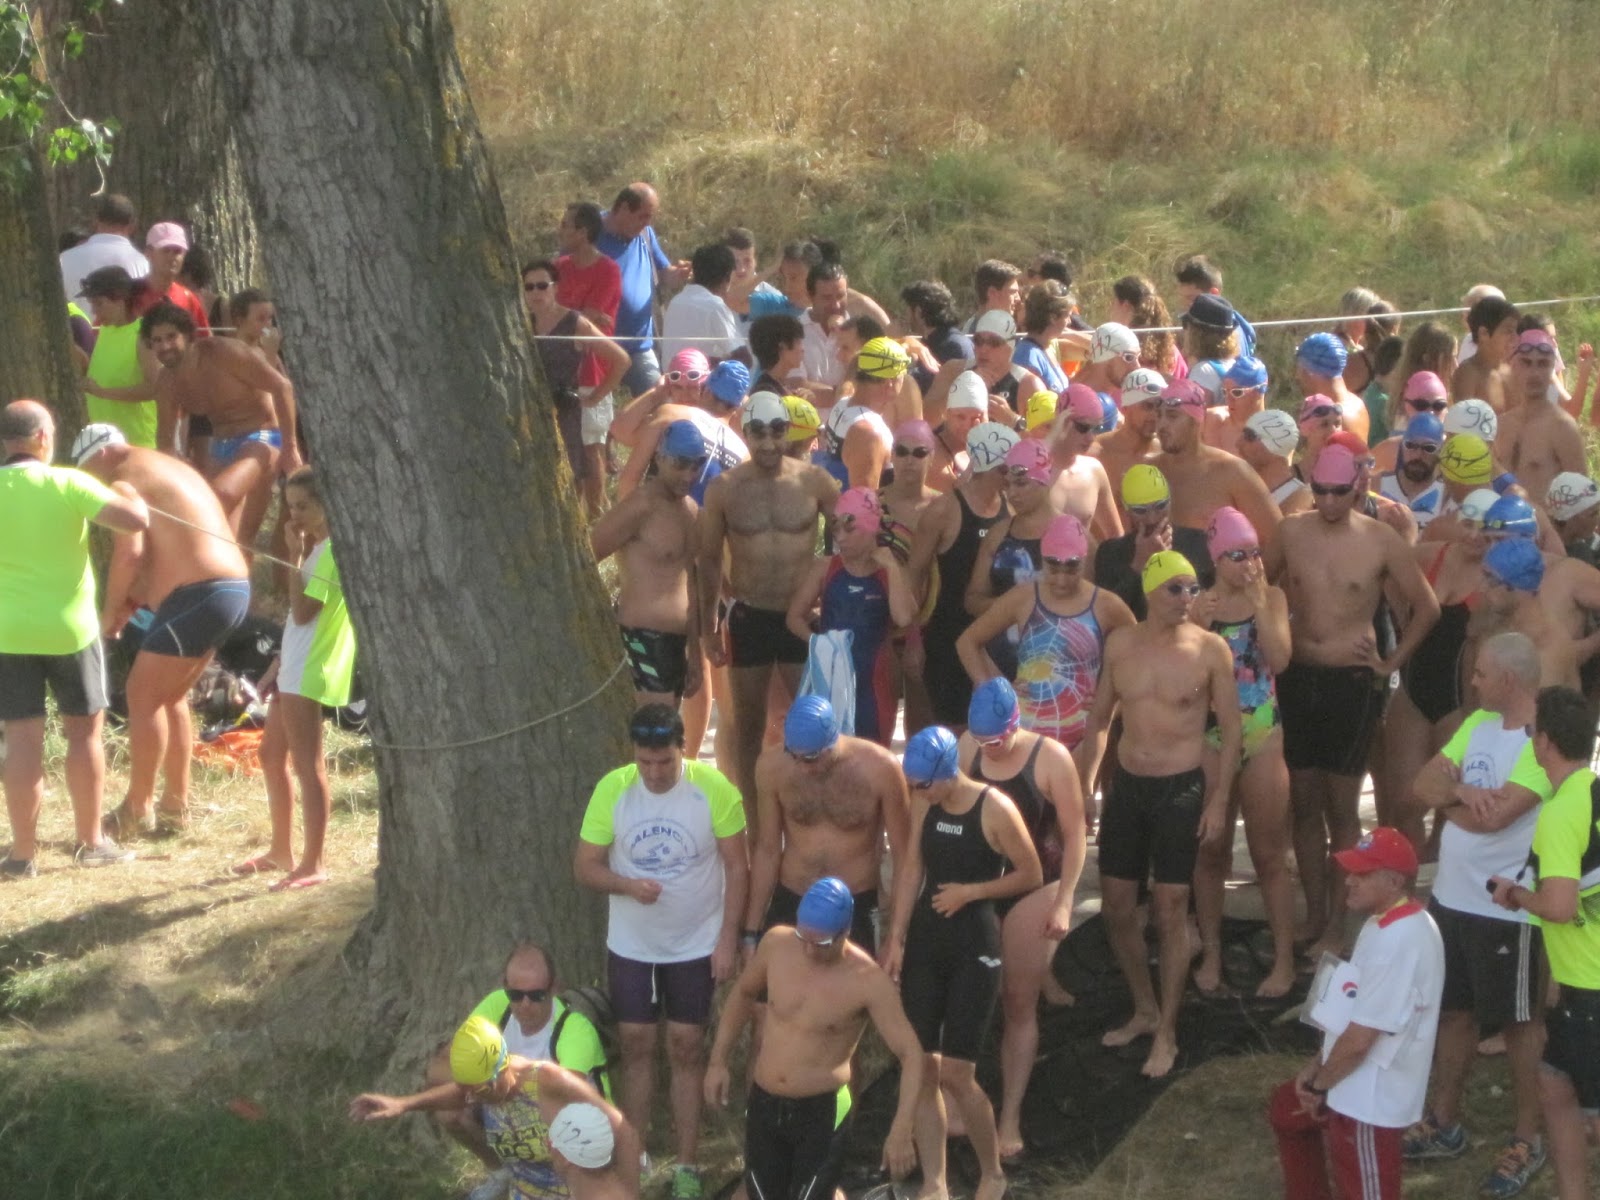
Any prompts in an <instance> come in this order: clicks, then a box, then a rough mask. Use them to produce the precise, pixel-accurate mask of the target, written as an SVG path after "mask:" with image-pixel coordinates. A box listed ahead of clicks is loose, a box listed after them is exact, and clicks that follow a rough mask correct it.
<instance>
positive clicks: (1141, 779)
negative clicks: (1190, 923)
mask: <svg viewBox="0 0 1600 1200" xmlns="http://www.w3.org/2000/svg"><path fill="white" fill-rule="evenodd" d="M1205 799H1206V777H1205V772H1203V771H1202V770H1201V769H1200V768H1199V767H1196V768H1195V769H1194V770H1192V771H1185V772H1183V773H1182V774H1181V775H1132V774H1129V773H1128V772H1127V771H1125V770H1123V769H1122V767H1120V766H1119V767H1118V768H1117V770H1116V773H1115V774H1114V775H1113V776H1112V777H1111V786H1110V788H1108V789H1107V790H1106V794H1105V803H1104V805H1103V807H1102V808H1101V810H1100V839H1099V841H1100V874H1102V875H1108V876H1110V877H1111V878H1112V879H1130V880H1133V881H1134V882H1136V883H1143V882H1144V881H1145V878H1146V877H1147V876H1150V875H1154V876H1155V881H1156V882H1157V883H1180V884H1183V885H1184V886H1185V887H1187V886H1188V885H1189V884H1190V882H1191V881H1192V880H1193V878H1194V860H1195V855H1196V854H1198V853H1199V850H1200V810H1201V808H1202V806H1203V805H1204V804H1205Z"/></svg>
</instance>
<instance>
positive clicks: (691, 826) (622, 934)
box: [578, 759, 745, 963]
mask: <svg viewBox="0 0 1600 1200" xmlns="http://www.w3.org/2000/svg"><path fill="white" fill-rule="evenodd" d="M744 827H745V819H744V803H743V801H742V800H741V799H740V798H739V790H738V789H737V788H736V787H734V786H733V784H732V783H730V782H728V779H727V777H726V776H724V775H723V774H722V772H720V771H718V770H717V769H716V768H715V767H712V766H708V765H706V764H705V763H701V762H695V761H694V760H692V759H687V760H685V761H684V764H683V775H682V776H681V777H680V778H679V780H678V782H677V783H676V784H674V785H673V786H672V788H671V789H670V790H668V791H666V792H661V793H657V792H652V791H650V789H649V788H647V787H645V785H644V781H643V780H641V779H640V778H639V768H638V766H636V765H635V764H633V763H629V764H628V765H627V766H625V767H618V768H617V769H616V770H615V771H612V772H610V773H609V774H608V775H606V777H605V778H604V779H602V780H601V781H600V782H599V783H598V784H597V785H596V786H595V789H594V795H593V796H591V797H590V799H589V807H588V809H587V810H586V811H585V812H584V814H583V827H582V829H581V830H580V831H579V833H578V836H579V837H580V838H581V839H582V840H583V841H585V842H588V843H589V844H590V845H592V846H610V847H611V856H610V867H611V869H612V870H613V871H615V872H616V873H617V874H618V875H622V876H625V877H626V878H629V879H653V880H655V881H656V882H657V883H659V884H660V885H661V895H660V896H659V897H657V899H656V902H655V903H654V904H640V903H639V902H638V901H637V900H635V899H634V898H633V897H632V896H612V897H610V901H611V920H610V924H609V926H608V928H607V931H606V948H607V949H609V950H610V951H611V952H612V953H613V954H616V955H620V956H621V957H623V958H631V959H634V960H635V961H637V962H647V963H676V962H693V961H694V960H695V959H697V958H706V957H708V956H709V955H710V954H711V952H712V951H713V950H715V949H716V947H717V936H718V934H719V933H721V931H722V900H723V888H724V884H725V879H724V877H723V870H722V857H721V855H720V853H719V852H718V849H717V839H718V838H724V837H732V836H734V835H735V834H737V833H740V832H742V831H743V830H744Z"/></svg>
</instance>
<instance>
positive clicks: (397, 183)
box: [209, 0, 631, 1068]
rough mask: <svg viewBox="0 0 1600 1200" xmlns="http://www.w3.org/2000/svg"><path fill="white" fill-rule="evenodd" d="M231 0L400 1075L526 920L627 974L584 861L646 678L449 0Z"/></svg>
mask: <svg viewBox="0 0 1600 1200" xmlns="http://www.w3.org/2000/svg"><path fill="white" fill-rule="evenodd" d="M209 5H210V18H211V20H212V21H214V23H215V30H216V33H217V36H218V41H217V61H218V62H220V63H222V64H223V78H224V85H225V88H226V91H227V96H228V99H229V101H230V108H231V109H232V110H233V112H234V113H235V114H236V115H235V121H236V123H237V131H238V134H239V145H240V146H241V147H244V148H246V150H247V153H246V155H245V157H244V169H245V176H246V179H247V181H248V185H249V189H250V193H251V196H252V199H253V202H254V205H255V209H256V212H257V214H258V215H259V217H260V220H261V229H262V233H263V245H264V250H265V253H266V258H267V260H268V261H269V262H270V264H271V271H272V277H273V279H274V281H275V285H276V289H277V293H278V296H279V298H280V300H281V304H280V312H281V313H282V314H283V318H282V319H283V324H284V326H285V342H286V344H291V345H294V346H295V347H296V350H297V353H296V360H295V362H296V370H295V374H296V380H297V383H298V384H299V390H300V394H301V395H302V396H303V397H304V404H303V406H302V409H301V411H302V414H303V417H304V420H305V422H306V424H307V425H308V426H309V427H310V434H311V442H312V444H313V445H314V446H315V447H316V449H317V454H318V461H319V466H318V470H319V473H320V475H321V482H322V489H323V494H324V497H325V498H326V500H327V503H328V508H329V512H330V515H331V519H332V528H333V545H334V548H335V553H336V555H337V556H338V561H339V563H340V570H341V573H342V575H343V577H344V580H345V584H346V589H347V592H348V595H349V597H350V604H351V610H352V614H353V617H354V621H355V626H356V633H357V637H358V639H359V642H360V645H361V653H362V671H363V676H364V678H365V680H366V682H367V685H368V689H369V693H370V696H371V699H372V701H373V708H374V717H373V721H374V734H375V739H374V740H375V743H376V745H377V746H378V749H377V752H376V761H377V769H378V779H379V811H380V817H381V826H380V834H379V852H380V863H379V868H378V889H377V904H376V908H375V910H374V911H373V913H372V914H371V915H370V917H369V918H368V920H367V922H366V923H365V925H364V927H363V928H362V930H361V931H360V932H358V934H357V936H356V938H355V939H354V940H353V941H352V943H351V945H350V946H349V947H348V948H347V951H346V961H347V963H349V964H351V965H353V966H354V967H355V968H356V972H357V978H359V979H360V980H361V981H362V986H364V988H365V997H364V1008H365V1012H363V1013H361V1014H359V1016H360V1017H362V1018H363V1019H364V1020H365V1024H364V1026H363V1030H364V1031H365V1032H368V1033H375V1034H377V1035H378V1036H380V1037H382V1036H387V1035H389V1034H391V1033H392V1034H394V1035H395V1038H396V1040H395V1042H394V1044H393V1045H392V1046H391V1047H387V1049H389V1050H390V1051H392V1058H391V1062H392V1064H393V1065H394V1066H395V1067H396V1068H399V1067H402V1066H405V1065H408V1064H412V1063H415V1062H416V1061H417V1060H418V1059H419V1058H420V1057H421V1055H422V1054H424V1053H425V1052H426V1051H427V1050H428V1049H430V1048H431V1047H432V1045H433V1044H434V1043H435V1042H436V1041H437V1040H438V1039H439V1038H441V1037H443V1036H446V1035H448V1034H449V1033H450V1031H451V1030H452V1029H453V1028H454V1026H455V1024H456V1023H458V1022H459V1021H460V1020H461V1019H462V1017H463V1016H464V1015H465V1014H466V1012H467V1011H468V1007H467V1006H468V1004H469V1002H472V1001H475V1000H476V999H477V998H479V997H480V996H481V994H482V993H483V992H484V991H485V990H486V989H487V987H488V986H489V985H491V984H492V983H493V981H494V980H495V978H496V972H497V971H498V969H499V964H500V961H501V959H502V956H503V955H504V954H505V952H506V950H507V949H508V948H509V946H510V945H511V943H512V942H513V941H514V940H515V939H517V938H519V937H529V936H531V937H535V938H537V939H539V940H541V941H543V942H544V943H546V944H547V945H549V946H550V947H551V948H552V950H553V951H554V953H555V955H556V959H557V962H558V963H559V964H560V968H561V970H562V972H563V974H564V975H565V977H566V979H567V980H568V981H569V982H575V981H581V980H583V979H594V978H597V977H598V972H599V966H600V958H601V953H602V951H603V947H604V936H603V905H602V904H601V902H600V900H599V899H598V898H597V897H594V896H588V895H582V894H580V893H578V892H577V890H576V888H575V886H574V884H573V882H572V873H571V869H570V866H569V863H570V861H571V851H572V847H573V844H574V841H575V839H576V837H577V830H578V825H579V822H580V819H581V815H582V811H583V806H584V803H585V801H586V800H587V797H588V794H589V792H590V790H591V789H592V787H593V785H594V783H595V781H596V780H597V779H598V778H599V776H600V775H601V774H603V773H604V772H605V771H606V770H608V769H610V768H612V767H614V766H616V765H617V764H618V763H619V762H621V761H623V759H622V758H621V757H620V755H621V754H622V753H623V741H624V733H625V729H626V720H627V714H628V711H629V707H630V703H631V693H630V691H629V685H628V683H627V680H626V678H625V674H618V673H616V672H617V668H618V667H619V664H620V663H621V653H620V646H619V642H618V638H617V635H616V631H615V628H614V627H613V625H612V623H611V620H610V617H609V613H608V604H607V597H606V594H605V592H604V589H603V588H602V586H601V584H600V580H599V575H598V573H597V571H596V569H595V565H594V561H593V559H592V557H591V555H590V554H589V551H588V538H587V534H586V531H585V529H584V527H583V526H582V524H581V522H580V521H579V519H578V513H577V508H576V506H575V497H574V489H573V487H572V480H571V477H570V474H569V473H568V472H567V469H566V467H565V465H564V458H563V456H562V454H561V451H560V447H559V443H558V440H557V433H556V427H555V418H554V409H553V407H552V404H551V401H550V397H549V395H548V393H547V391H546V388H545V385H544V383H543V381H542V378H541V377H540V376H539V375H538V372H537V371H536V369H535V366H534V363H533V358H532V353H531V349H530V343H529V341H528V338H527V326H526V323H525V318H524V317H523V315H522V308H521V304H520V295H519V293H518V291H517V288H516V283H517V279H518V276H517V270H516V265H515V262H514V260H513V258H512V254H511V247H510V243H509V240H508V238H507V233H506V223H505V213H504V210H503V208H502V205H501V201H500V195H499V191H498V188H497V186H496V184H495V180H494V178H493V176H492V174H491V172H490V169H489V165H488V161H487V158H486V155H485V151H484V147H483V144H482V140H481V138H480V136H479V132H478V126H477V121H476V118H475V116H474V114H473V109H472V104H471V101H470V99H469V98H468V95H467V90H466V85H465V82H464V80H463V78H462V75H461V70H460V67H459V64H458V63H457V61H456V54H455V48H454V43H453V39H452V35H451V31H450V24H449V19H448V17H447V15H446V13H445V10H444V6H443V4H442V3H439V2H438V0H409V2H408V0H345V2H344V3H340V4H329V3H326V0H277V2H276V3H273V4H240V3H237V0H209ZM597 688H598V689H600V690H599V693H598V695H596V696H595V697H594V698H593V699H590V700H587V701H585V699H584V698H585V697H588V696H590V694H591V693H594V692H595V691H596V689H597ZM568 708H570V709H571V711H568V712H566V713H565V714H564V715H562V716H560V717H558V718H556V719H554V720H548V721H545V722H544V723H542V724H540V725H538V726H536V727H535V728H533V729H531V730H529V731H528V732H525V733H519V734H517V735H515V736H512V737H506V738H502V739H499V740H495V741H491V742H487V743H486V744H483V745H477V746H463V747H459V748H448V749H435V750H429V751H411V750H396V749H392V748H384V747H385V746H393V745H396V744H398V745H429V746H437V745H440V744H444V743H455V742H459V741H464V740H468V739H473V738H478V737H482V736H484V735H487V734H491V733H495V732H498V731H501V730H504V729H507V728H508V727H511V726H517V725H520V724H522V723H524V722H527V721H530V720H532V719H534V718H539V717H543V716H545V715H546V714H551V713H555V712H557V711H559V710H563V709H568ZM383 1049H386V1048H385V1047H381V1046H368V1047H367V1050H368V1051H369V1052H371V1051H375V1050H383Z"/></svg>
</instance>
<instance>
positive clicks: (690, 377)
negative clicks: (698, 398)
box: [662, 371, 711, 383]
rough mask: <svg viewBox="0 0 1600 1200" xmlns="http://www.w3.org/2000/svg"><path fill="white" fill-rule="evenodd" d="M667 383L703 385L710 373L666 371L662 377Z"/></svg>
mask: <svg viewBox="0 0 1600 1200" xmlns="http://www.w3.org/2000/svg"><path fill="white" fill-rule="evenodd" d="M662 378H663V379H665V380H666V381H667V382H668V383H703V382H705V381H706V380H707V379H709V378H711V372H710V371H668V372H667V373H666V374H665V375H663V376H662Z"/></svg>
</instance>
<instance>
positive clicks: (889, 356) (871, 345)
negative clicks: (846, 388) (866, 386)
mask: <svg viewBox="0 0 1600 1200" xmlns="http://www.w3.org/2000/svg"><path fill="white" fill-rule="evenodd" d="M910 367H911V356H910V355H909V354H907V353H906V352H905V350H903V349H902V348H901V346H900V343H899V342H897V341H894V340H893V339H891V338H886V337H876V338H873V339H872V340H871V341H870V342H868V343H867V344H866V345H865V346H863V347H861V353H860V354H857V355H856V370H857V372H859V373H860V374H862V375H870V376H872V378H874V379H899V378H900V376H902V375H904V374H905V373H906V371H908V370H909V369H910Z"/></svg>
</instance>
